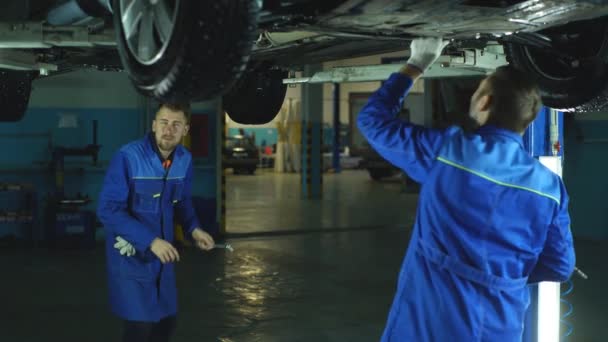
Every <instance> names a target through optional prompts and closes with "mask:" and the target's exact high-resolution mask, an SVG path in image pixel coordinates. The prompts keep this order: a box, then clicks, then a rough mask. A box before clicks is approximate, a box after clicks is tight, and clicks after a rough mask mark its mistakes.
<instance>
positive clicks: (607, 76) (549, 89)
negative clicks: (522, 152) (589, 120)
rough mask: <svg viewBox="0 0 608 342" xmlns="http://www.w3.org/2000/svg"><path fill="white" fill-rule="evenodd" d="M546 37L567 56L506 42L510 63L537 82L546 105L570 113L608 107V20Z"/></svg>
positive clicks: (563, 29)
mask: <svg viewBox="0 0 608 342" xmlns="http://www.w3.org/2000/svg"><path fill="white" fill-rule="evenodd" d="M543 34H544V35H546V36H547V37H550V38H552V41H553V42H554V49H555V51H558V52H561V53H563V54H564V55H562V56H558V55H556V54H555V52H551V50H550V49H547V48H541V47H536V46H534V45H529V44H522V43H517V42H513V41H507V42H505V43H503V46H504V49H505V53H506V55H507V59H508V61H509V63H510V64H511V65H513V66H514V67H515V68H517V69H519V70H522V71H524V72H525V73H527V74H529V75H532V77H533V78H534V79H535V81H536V82H537V84H538V86H539V89H540V92H541V97H542V101H543V104H544V105H545V106H548V107H551V108H555V109H559V110H562V111H567V112H572V111H580V112H588V111H597V110H600V109H603V108H605V107H607V105H608V21H606V20H602V21H599V20H595V21H588V22H578V23H572V24H569V25H566V26H563V27H559V28H556V29H553V30H552V31H546V32H543ZM513 39H514V38H510V40H513Z"/></svg>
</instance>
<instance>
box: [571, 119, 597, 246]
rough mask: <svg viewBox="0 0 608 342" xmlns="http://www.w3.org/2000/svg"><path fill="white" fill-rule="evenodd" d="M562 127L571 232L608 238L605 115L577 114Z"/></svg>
mask: <svg viewBox="0 0 608 342" xmlns="http://www.w3.org/2000/svg"><path fill="white" fill-rule="evenodd" d="M576 118H577V119H576V120H567V121H566V126H565V127H566V129H565V144H566V146H565V147H566V149H565V157H564V158H565V160H564V161H565V163H564V181H565V183H566V187H567V189H568V193H569V194H570V199H571V200H570V213H571V216H572V231H573V232H574V234H575V235H576V236H577V237H586V238H597V239H606V238H608V201H607V200H606V194H608V177H607V176H606V169H607V168H608V162H607V161H606V157H605V156H606V150H607V149H608V117H605V118H604V119H602V120H587V118H589V116H588V115H587V114H577V115H576Z"/></svg>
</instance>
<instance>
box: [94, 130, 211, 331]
mask: <svg viewBox="0 0 608 342" xmlns="http://www.w3.org/2000/svg"><path fill="white" fill-rule="evenodd" d="M191 180H192V156H191V154H190V152H188V151H187V150H186V149H185V148H184V147H183V146H181V145H178V146H177V148H176V149H175V151H174V152H173V156H172V163H171V167H170V168H168V169H167V170H165V168H164V167H163V165H162V161H161V157H160V156H159V153H158V147H157V145H156V143H155V140H154V136H153V134H150V135H148V136H146V137H144V138H143V139H141V140H138V141H134V142H132V143H130V144H127V145H125V146H123V147H122V148H121V149H120V151H119V152H118V153H116V155H115V156H114V157H113V159H112V161H111V163H110V166H109V169H108V171H107V173H106V177H105V180H104V184H103V189H102V191H101V194H100V196H99V207H98V210H97V215H98V217H99V219H100V220H101V222H102V223H103V225H104V228H105V230H106V232H105V234H106V256H107V269H108V282H109V294H110V305H111V308H112V311H113V312H114V313H115V314H116V315H117V316H118V317H120V318H122V319H125V320H130V321H141V322H158V321H160V320H161V319H163V318H165V317H168V316H173V315H175V314H176V313H177V291H176V287H175V286H176V284H175V272H174V264H173V263H167V264H164V265H163V264H162V263H161V262H160V260H159V259H158V258H157V257H156V256H155V255H154V254H153V253H152V252H151V250H150V244H151V243H152V241H153V240H154V239H155V238H161V239H164V240H166V241H169V242H173V238H174V237H173V228H174V227H173V226H174V214H175V216H176V219H177V221H178V222H181V223H182V225H183V227H184V231H185V232H187V236H190V234H191V233H192V231H193V230H194V228H196V227H200V224H199V221H198V219H197V217H196V213H195V211H194V208H193V206H192V200H191V190H190V187H191ZM117 236H121V237H122V238H124V239H125V240H127V241H128V242H130V243H131V244H132V245H133V246H134V247H135V249H136V251H137V253H136V254H135V255H134V256H131V257H127V256H123V255H120V252H119V251H118V250H117V249H116V248H114V243H115V242H116V240H115V239H116V237H117Z"/></svg>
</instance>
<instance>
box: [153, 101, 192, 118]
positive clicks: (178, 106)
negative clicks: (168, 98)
mask: <svg viewBox="0 0 608 342" xmlns="http://www.w3.org/2000/svg"><path fill="white" fill-rule="evenodd" d="M163 107H165V108H168V109H170V110H172V111H174V112H182V113H184V117H186V122H189V121H190V116H191V115H192V109H191V108H190V103H188V102H161V103H160V104H159V105H158V110H159V111H160V109H161V108H163Z"/></svg>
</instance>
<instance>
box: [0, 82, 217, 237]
mask: <svg viewBox="0 0 608 342" xmlns="http://www.w3.org/2000/svg"><path fill="white" fill-rule="evenodd" d="M193 109H194V111H195V112H196V113H198V114H199V115H209V117H210V119H209V120H208V132H209V134H208V136H207V138H208V139H213V134H215V124H216V120H215V117H216V116H217V115H216V114H215V113H216V111H217V106H216V104H215V103H200V104H194V105H193ZM155 111H156V104H155V103H152V101H150V100H148V99H146V98H145V97H143V96H141V95H139V94H138V93H137V92H136V91H135V90H134V89H133V87H132V86H131V83H130V81H129V80H128V78H127V76H126V74H124V73H118V72H98V71H93V70H87V71H79V72H74V73H69V74H63V75H58V76H53V77H47V78H43V79H38V80H36V81H35V82H34V85H33V92H32V96H31V99H30V105H29V109H28V111H27V112H26V114H25V117H24V119H23V120H22V121H20V122H17V123H0V144H2V145H3V146H6V147H9V146H10V147H13V146H14V148H6V149H5V151H4V152H3V154H2V156H0V182H19V183H32V184H34V185H35V187H36V190H37V195H38V200H39V201H38V204H39V205H38V209H39V213H42V209H43V208H44V199H45V197H46V195H47V194H48V193H49V192H50V191H52V189H53V187H52V185H53V184H54V176H53V174H52V172H51V169H50V168H49V165H50V163H51V161H52V158H51V151H52V147H53V146H63V147H74V148H79V147H84V146H86V145H87V144H91V143H92V139H93V133H92V125H93V120H97V122H98V135H97V139H98V141H97V143H98V144H100V145H101V149H100V153H99V161H98V163H97V164H96V165H93V163H92V160H91V158H88V157H67V158H66V159H65V191H66V194H67V195H69V196H73V195H74V194H76V193H77V192H80V193H81V194H86V195H88V196H89V197H91V198H92V199H93V202H92V203H91V204H90V205H88V206H87V207H86V208H85V209H89V210H95V208H96V206H97V203H96V198H97V195H98V193H99V191H100V189H101V184H102V181H103V177H104V175H105V171H106V167H107V165H108V162H109V160H110V158H111V157H112V155H113V154H114V153H115V152H116V151H117V150H118V149H119V148H120V146H122V145H124V144H126V143H128V142H130V141H132V140H135V139H139V138H141V137H143V136H144V134H145V133H146V132H148V131H149V129H150V127H151V120H152V118H153V113H155ZM213 141H215V140H209V142H213ZM209 145H213V144H211V143H210V144H209ZM194 188H195V189H194V191H193V193H194V194H195V195H198V196H204V197H215V196H216V191H215V188H216V182H215V150H214V148H210V153H209V155H208V156H206V157H205V158H199V159H198V160H197V161H196V167H195V184H194ZM3 196H4V198H2V199H0V202H2V201H4V202H3V203H0V204H2V205H4V204H6V201H10V200H11V199H10V197H11V196H17V194H3ZM3 207H6V206H3ZM15 229H16V227H11V226H8V225H0V237H1V236H3V235H6V234H7V233H9V232H11V231H14V230H15ZM38 232H40V227H38ZM37 236H40V235H39V234H38V235H37Z"/></svg>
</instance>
